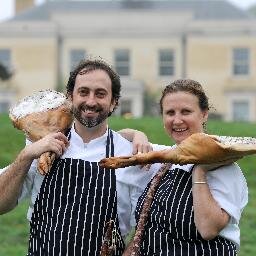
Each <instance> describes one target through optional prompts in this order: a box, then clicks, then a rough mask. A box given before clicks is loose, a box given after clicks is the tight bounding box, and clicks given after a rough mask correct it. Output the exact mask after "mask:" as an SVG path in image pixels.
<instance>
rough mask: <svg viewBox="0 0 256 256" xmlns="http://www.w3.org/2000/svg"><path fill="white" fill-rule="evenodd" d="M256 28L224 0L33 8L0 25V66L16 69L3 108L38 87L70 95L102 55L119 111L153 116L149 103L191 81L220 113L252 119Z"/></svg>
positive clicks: (126, 0)
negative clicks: (84, 63) (82, 69)
mask: <svg viewBox="0 0 256 256" xmlns="http://www.w3.org/2000/svg"><path fill="white" fill-rule="evenodd" d="M255 25H256V22H255V20H254V19H253V18H251V17H249V16H248V14H247V13H246V12H245V11H242V10H240V9H238V8H236V7H234V6H233V5H231V4H230V3H229V2H227V1H224V0H213V1H211V0H207V1H206V0H197V1H196V0H195V1H193V0H187V1H185V0H183V1H172V0H170V1H139V0H137V1H135V0H123V1H47V2H46V3H44V4H42V5H40V6H32V7H31V8H29V9H26V10H25V11H23V12H20V13H18V14H17V15H16V16H15V17H14V18H12V19H11V20H8V21H6V22H3V23H0V62H2V63H3V64H5V65H6V66H7V67H9V68H11V69H12V70H14V75H13V77H12V79H11V80H9V81H5V82H1V81H0V111H6V109H8V108H9V107H10V106H11V105H12V104H13V103H14V102H16V101H17V100H18V99H20V98H22V97H24V96H27V95H30V94H32V93H33V92H35V91H38V90H41V89H45V88H53V89H58V90H65V84H66V82H67V79H68V76H69V72H70V71H71V70H72V67H74V65H76V64H77V63H78V62H79V61H80V59H82V58H84V57H88V56H92V57H95V56H100V57H102V58H103V59H104V60H106V61H107V62H109V63H111V64H112V65H113V67H114V68H115V69H116V70H117V72H118V73H119V74H120V76H121V80H122V99H121V106H120V107H119V109H118V113H119V114H124V113H131V114H132V115H133V116H134V117H139V116H142V115H143V114H144V113H150V111H151V108H150V104H148V102H149V101H151V102H152V98H153V97H155V98H156V100H157V99H158V97H159V95H160V92H161V90H162V89H163V87H164V86H165V85H167V84H168V83H169V82H171V81H173V80H174V79H178V78H191V79H195V80H197V81H199V82H200V83H201V84H202V85H203V86H204V88H205V90H206V92H207V93H208V95H209V98H210V102H211V104H212V105H213V107H214V108H215V110H214V115H215V116H218V117H220V118H223V119H224V120H238V121H240V120H242V121H243V120H245V121H253V122H255V121H256V72H255V71H256V70H255V69H256V26H255ZM145 99H147V101H146V100H145ZM145 102H147V104H146V105H145V104H144V103H145ZM152 105H153V104H152Z"/></svg>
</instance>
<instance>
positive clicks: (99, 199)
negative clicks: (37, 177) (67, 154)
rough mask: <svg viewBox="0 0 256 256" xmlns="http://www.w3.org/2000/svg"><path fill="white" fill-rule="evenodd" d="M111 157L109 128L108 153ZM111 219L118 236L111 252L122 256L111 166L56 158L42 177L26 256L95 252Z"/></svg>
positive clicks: (88, 253) (90, 255) (111, 146)
mask: <svg viewBox="0 0 256 256" xmlns="http://www.w3.org/2000/svg"><path fill="white" fill-rule="evenodd" d="M113 155H114V144H113V133H112V131H111V130H109V132H108V139H107V146H106V157H108V156H113ZM110 220H114V222H115V224H116V228H117V232H118V237H119V238H120V239H118V241H117V245H116V250H115V253H114V255H115V256H121V255H122V251H123V248H124V242H123V240H122V237H121V233H120V229H119V222H118V215H117V197H116V176H115V171H114V170H104V169H102V168H101V167H99V166H98V163H97V162H88V161H84V160H81V159H71V158H65V159H58V160H56V161H55V162H54V164H53V167H52V169H51V171H50V172H49V173H48V174H47V175H46V177H45V178H44V180H43V183H42V186H41V188H40V192H39V194H38V196H37V199H36V202H35V205H34V212H33V214H32V219H31V223H30V225H31V226H30V239H29V249H28V255H29V256H32V255H33V256H38V255H43V256H46V255H47V256H57V255H59V256H68V255H75V256H79V255H88V256H92V255H94V256H99V255H100V249H101V245H102V241H103V239H104V234H105V224H106V222H108V221H110Z"/></svg>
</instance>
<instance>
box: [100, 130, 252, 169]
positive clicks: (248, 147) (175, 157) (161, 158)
mask: <svg viewBox="0 0 256 256" xmlns="http://www.w3.org/2000/svg"><path fill="white" fill-rule="evenodd" d="M251 154H256V139H255V138H249V137H228V136H216V135H207V134H205V133H195V134H192V135H191V136H189V137H188V138H187V139H185V140H183V141H182V142H181V143H180V144H179V145H178V146H176V147H175V148H172V149H166V150H161V151H151V152H148V153H144V154H137V155H133V156H124V157H110V158H104V159H102V160H101V161H100V166H102V167H105V168H112V169H116V168H121V167H126V166H132V165H144V164H152V163H173V164H214V163H222V162H225V161H229V160H236V159H239V158H241V157H243V156H246V155H251Z"/></svg>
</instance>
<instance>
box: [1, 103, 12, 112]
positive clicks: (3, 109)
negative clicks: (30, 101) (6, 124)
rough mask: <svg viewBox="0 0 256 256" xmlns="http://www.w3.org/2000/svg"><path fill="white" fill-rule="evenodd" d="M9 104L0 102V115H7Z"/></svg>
mask: <svg viewBox="0 0 256 256" xmlns="http://www.w3.org/2000/svg"><path fill="white" fill-rule="evenodd" d="M10 106H11V104H10V102H8V101H2V102H1V101H0V113H8V112H9V110H10Z"/></svg>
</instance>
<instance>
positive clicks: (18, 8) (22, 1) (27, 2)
mask: <svg viewBox="0 0 256 256" xmlns="http://www.w3.org/2000/svg"><path fill="white" fill-rule="evenodd" d="M33 6H34V0H16V1H15V14H18V13H20V12H22V11H25V10H26V9H28V8H31V7H33Z"/></svg>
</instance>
